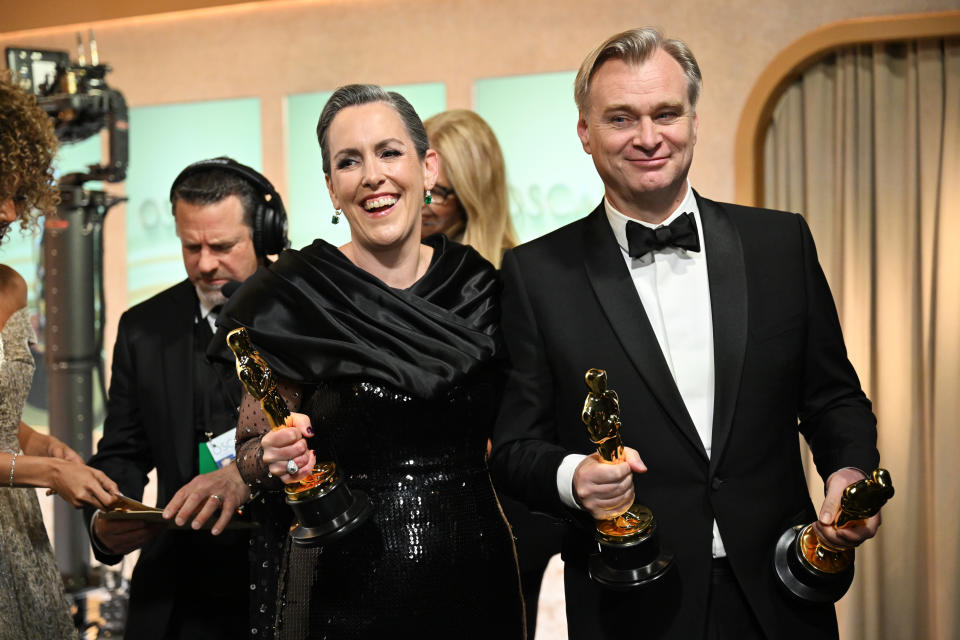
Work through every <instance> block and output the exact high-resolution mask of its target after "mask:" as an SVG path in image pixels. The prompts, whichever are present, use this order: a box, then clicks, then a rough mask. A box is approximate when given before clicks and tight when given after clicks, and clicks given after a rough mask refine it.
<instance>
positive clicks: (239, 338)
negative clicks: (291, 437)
mask: <svg viewBox="0 0 960 640" xmlns="http://www.w3.org/2000/svg"><path fill="white" fill-rule="evenodd" d="M227 346H228V347H230V350H231V351H232V352H233V355H234V357H235V358H236V361H237V377H238V378H239V379H240V382H241V383H242V384H243V387H244V389H246V390H247V393H249V394H250V395H251V396H252V397H253V398H254V399H255V400H258V401H259V402H260V407H261V408H262V409H263V413H264V414H265V415H266V417H267V422H268V423H269V424H270V427H271V429H272V430H277V429H286V428H289V427H287V418H289V417H290V410H289V409H288V408H287V403H286V401H285V400H284V399H283V396H281V395H280V392H279V391H278V390H277V380H276V378H275V377H274V375H273V370H272V369H271V368H270V365H268V364H267V362H266V361H265V360H264V359H263V358H262V357H261V356H260V354H259V353H258V352H257V350H256V348H255V347H254V346H253V342H252V341H251V340H250V335H249V334H248V333H247V330H246V329H244V328H243V327H240V328H238V329H234V330H232V331H230V333H228V334H227ZM284 493H285V494H286V499H287V504H288V505H290V507H291V508H292V509H293V511H294V513H295V514H296V516H297V520H298V522H299V524H298V526H297V527H295V528H294V529H293V530H292V531H291V534H290V535H291V537H292V538H293V540H294V542H296V543H297V544H301V545H314V544H320V543H325V542H330V541H332V540H334V539H336V538H339V537H341V536H343V535H346V534H347V533H349V532H350V531H352V530H353V529H355V528H356V527H357V526H359V525H360V524H362V523H363V521H364V520H366V518H367V516H369V514H370V511H371V505H370V501H369V499H368V498H367V496H366V495H365V494H364V493H363V492H361V491H352V492H351V491H350V490H349V489H348V488H347V485H346V483H344V482H343V481H342V479H341V478H340V474H339V472H338V470H337V465H336V463H335V462H333V461H327V462H317V463H316V464H315V465H314V467H313V471H312V472H311V473H310V475H309V476H307V477H306V478H304V479H303V480H301V481H299V482H295V483H291V484H287V485H286V486H285V487H284Z"/></svg>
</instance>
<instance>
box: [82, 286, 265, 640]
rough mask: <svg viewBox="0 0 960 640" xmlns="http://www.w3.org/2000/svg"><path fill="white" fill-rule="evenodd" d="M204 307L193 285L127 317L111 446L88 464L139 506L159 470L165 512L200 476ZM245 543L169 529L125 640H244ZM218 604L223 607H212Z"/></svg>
mask: <svg viewBox="0 0 960 640" xmlns="http://www.w3.org/2000/svg"><path fill="white" fill-rule="evenodd" d="M197 305H198V303H197V296H196V293H195V291H194V287H193V285H192V284H191V283H190V282H189V281H186V280H185V281H183V282H181V283H179V284H177V285H175V286H173V287H171V288H169V289H167V290H165V291H162V292H161V293H159V294H157V295H156V296H154V297H152V298H150V299H149V300H146V301H144V302H142V303H140V304H138V305H136V306H134V307H132V308H131V309H129V310H128V311H126V312H125V313H124V314H123V315H122V316H121V318H120V325H119V328H118V331H117V342H116V345H115V347H114V351H113V369H112V377H111V381H110V396H109V401H108V403H107V417H106V420H105V422H104V427H103V439H101V440H100V443H99V445H98V447H97V453H96V455H94V456H93V458H91V460H90V466H93V467H96V468H98V469H101V470H102V471H103V472H104V473H106V474H107V475H108V476H110V477H111V478H113V480H114V481H116V483H117V484H118V485H119V486H120V491H121V492H123V494H124V495H127V496H129V497H131V498H135V499H137V500H139V499H141V497H142V496H143V487H144V485H146V483H147V474H148V473H149V472H150V471H151V470H152V469H154V468H155V469H156V470H157V505H158V506H163V505H165V504H166V503H167V502H168V501H169V500H170V498H172V497H173V495H174V494H175V493H176V492H177V490H179V489H180V487H182V486H183V485H185V484H186V483H188V482H189V481H190V480H192V479H193V477H194V476H195V475H196V465H197V444H196V433H195V429H194V413H193V396H194V381H193V375H194V359H195V354H194V344H193V343H194V318H195V316H196V313H197V309H198V306H197ZM224 350H226V347H225V346H224ZM238 395H239V394H238ZM236 402H237V403H239V397H237V398H236ZM91 513H92V512H89V511H88V516H89V515H90V514H91ZM247 538H248V536H247V535H246V534H245V533H242V532H237V531H226V532H224V533H223V534H221V535H220V536H217V537H216V538H214V537H212V536H210V534H209V533H207V532H198V533H194V532H190V531H173V530H171V531H165V532H163V533H161V534H160V535H159V536H157V537H156V538H154V539H153V540H152V541H151V542H149V543H148V544H147V545H146V546H144V547H143V549H142V550H141V552H140V559H139V560H138V561H137V566H136V568H135V569H134V573H133V580H132V583H131V600H130V614H129V618H128V626H127V634H126V637H130V638H137V639H138V640H141V639H142V640H150V639H152V638H157V639H159V638H167V637H171V634H172V637H178V638H189V637H210V638H217V637H224V638H227V637H231V638H235V637H239V636H238V635H236V631H237V629H234V628H230V627H229V626H228V625H233V626H234V627H239V628H240V629H242V630H243V634H244V635H245V634H246V632H247V631H248V629H247V627H248V626H249V625H247V624H245V621H246V617H247V608H248V600H249V597H248V593H249V588H248V586H247V585H248V583H249V579H248V576H249V562H248V559H247V547H248V543H247ZM94 555H95V556H96V558H97V559H98V560H99V561H101V562H103V563H105V564H115V563H117V562H119V561H120V559H121V556H115V555H109V554H104V553H101V552H100V551H98V550H97V548H96V547H94ZM211 597H216V598H220V601H219V602H218V603H217V604H213V603H211V601H210V598H211ZM201 605H202V606H203V607H204V609H205V611H206V614H205V615H204V616H203V617H202V618H201V622H202V624H203V625H207V624H208V623H209V626H208V627H207V626H204V627H203V628H200V629H194V628H191V624H193V623H191V622H189V619H190V618H191V617H198V615H199V614H198V612H197V611H196V610H195V608H196V607H197V606H201ZM225 607H226V608H228V609H229V611H224V608H225ZM185 620H186V621H187V622H184V621H185ZM238 620H239V621H240V622H239V624H238V623H237V622H236V621H238ZM220 633H222V634H223V635H218V634H220ZM228 633H229V635H227V634H228Z"/></svg>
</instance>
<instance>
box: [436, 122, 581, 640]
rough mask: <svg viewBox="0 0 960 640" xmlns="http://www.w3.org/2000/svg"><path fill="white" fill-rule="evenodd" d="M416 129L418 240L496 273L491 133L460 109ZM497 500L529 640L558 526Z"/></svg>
mask: <svg viewBox="0 0 960 640" xmlns="http://www.w3.org/2000/svg"><path fill="white" fill-rule="evenodd" d="M423 124H424V127H426V129H427V137H428V138H429V139H430V148H431V149H434V150H435V151H436V152H437V154H438V155H439V156H440V167H439V173H438V174H437V183H436V184H435V185H434V187H433V189H432V190H431V195H432V198H431V202H430V203H429V204H425V205H424V206H423V211H422V216H423V222H422V227H421V229H420V232H421V235H422V236H423V237H426V236H429V235H432V234H434V233H442V234H444V235H445V236H447V237H448V238H450V239H451V240H455V241H457V242H460V243H462V244H466V245H470V246H471V247H473V248H474V249H476V250H477V252H478V253H480V255H482V256H483V257H484V258H486V259H487V260H489V261H490V262H491V263H492V264H493V266H495V267H497V268H498V269H499V268H500V260H501V259H502V258H503V252H504V251H506V250H507V249H510V248H512V247H514V246H516V244H517V237H516V232H515V231H514V230H513V223H512V222H511V221H510V210H509V207H508V203H507V171H506V166H505V164H504V161H503V153H502V152H501V151H500V144H499V143H498V142H497V138H496V136H495V135H494V133H493V130H492V129H491V128H490V125H488V124H487V123H486V122H485V121H484V119H483V118H481V117H480V116H478V115H477V114H476V113H474V112H473V111H468V110H467V109H453V110H451V111H444V112H443V113H439V114H437V115H435V116H433V117H432V118H429V119H428V120H427V121H426V122H424V123H423ZM498 497H499V499H500V504H501V506H502V508H503V512H504V514H505V515H506V517H507V520H508V521H509V522H510V526H511V527H512V529H513V533H514V536H515V537H516V540H517V559H518V562H519V565H520V582H521V586H522V589H523V599H524V601H525V602H526V608H527V638H528V639H530V640H532V639H533V637H534V632H535V631H536V628H537V601H538V600H539V596H540V583H541V582H542V580H543V572H544V570H545V569H546V568H547V563H548V562H549V561H550V558H551V556H553V555H554V554H556V553H559V552H560V542H561V536H560V534H561V530H562V527H560V526H557V525H558V524H559V523H558V521H557V520H555V519H554V518H552V517H550V516H547V515H544V514H539V513H538V514H534V513H531V512H530V510H529V509H528V508H527V507H526V506H524V505H523V504H522V503H521V502H518V501H516V500H513V499H511V498H510V497H509V496H506V495H504V494H503V493H502V492H498Z"/></svg>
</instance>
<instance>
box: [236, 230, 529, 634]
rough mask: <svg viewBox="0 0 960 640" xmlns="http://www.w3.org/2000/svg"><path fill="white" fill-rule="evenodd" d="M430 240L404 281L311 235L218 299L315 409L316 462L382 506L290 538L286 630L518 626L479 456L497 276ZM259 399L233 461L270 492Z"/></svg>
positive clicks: (489, 409) (280, 609)
mask: <svg viewBox="0 0 960 640" xmlns="http://www.w3.org/2000/svg"><path fill="white" fill-rule="evenodd" d="M428 242H430V243H431V245H432V246H433V248H434V260H433V262H432V263H431V266H430V268H429V269H428V271H427V273H426V275H424V277H423V278H421V279H420V280H419V281H418V282H417V283H416V284H415V285H414V286H413V287H411V288H410V289H407V290H404V291H398V290H394V289H390V288H389V287H386V286H385V285H383V284H382V283H381V282H380V281H379V280H376V279H375V278H373V277H372V276H369V275H368V274H366V273H365V272H363V271H361V270H359V269H357V268H356V267H354V266H353V265H352V264H351V263H349V261H347V260H346V258H344V257H343V256H342V255H341V254H340V253H339V251H337V250H336V249H335V248H333V247H332V246H331V245H328V244H326V243H324V242H322V241H318V242H316V243H314V245H312V246H311V247H308V248H306V249H304V250H303V251H301V252H289V253H290V255H289V256H286V259H284V258H281V261H280V262H279V263H278V264H276V265H274V267H272V268H271V269H270V270H269V271H268V272H266V274H261V275H259V276H255V278H254V279H253V280H252V281H248V283H247V284H245V285H244V287H243V288H242V289H241V290H240V291H239V292H238V294H237V295H236V296H235V297H234V298H233V299H232V300H231V303H230V305H228V307H226V308H225V309H224V314H223V315H225V316H227V319H226V320H225V322H224V324H225V327H226V328H230V327H231V326H240V325H242V326H246V327H247V328H248V330H249V331H250V334H251V338H252V340H253V342H254V344H255V345H256V346H257V348H258V349H259V350H260V351H261V354H262V355H263V356H264V358H265V359H267V361H268V362H269V363H270V365H271V366H272V367H273V368H274V369H275V371H277V372H278V373H279V375H280V376H282V377H283V378H284V379H285V380H287V381H290V382H292V383H293V385H292V386H291V385H287V384H285V385H284V389H285V395H286V396H287V397H288V399H289V400H290V401H291V402H292V404H293V405H294V406H302V408H301V410H302V411H304V412H305V413H307V414H308V415H310V417H311V422H312V424H313V427H314V431H315V432H316V434H317V435H316V436H315V437H314V438H312V439H311V442H310V445H311V446H312V447H314V448H315V449H317V451H318V459H320V460H323V459H331V458H334V459H336V461H337V464H338V467H339V469H340V470H341V473H342V474H343V476H344V478H345V480H346V481H347V483H348V485H349V486H350V487H351V488H352V489H360V490H363V491H365V492H366V493H367V495H369V496H370V497H371V499H372V501H373V503H374V514H373V516H372V517H371V518H370V520H368V521H367V522H366V523H365V524H364V525H362V526H361V527H360V528H359V529H357V530H355V531H354V532H352V533H351V534H349V535H348V536H346V537H345V538H343V539H341V540H338V541H336V542H334V543H331V544H328V545H326V546H323V547H317V548H307V547H299V546H296V545H292V544H290V543H288V544H287V545H286V546H285V550H284V557H283V560H282V562H281V565H280V575H279V588H278V593H279V597H278V601H277V627H276V635H277V637H278V638H281V639H296V640H301V639H305V638H310V639H319V638H331V639H334V638H335V639H343V638H379V637H423V638H433V637H436V638H441V637H447V636H450V635H457V636H459V637H462V638H522V637H523V635H524V626H523V604H522V598H521V596H520V586H519V576H518V570H517V564H516V554H515V551H514V546H513V539H512V536H511V533H510V530H509V527H508V525H507V523H506V521H505V519H504V517H503V514H502V511H501V509H500V505H499V503H498V502H497V498H496V494H495V493H494V490H493V487H492V485H491V483H490V477H489V474H488V472H487V468H486V463H485V452H486V442H487V438H488V437H489V434H490V429H491V428H492V424H493V420H494V418H495V415H496V411H497V400H498V390H497V389H498V372H499V370H500V369H499V363H498V357H499V354H500V340H499V335H498V333H497V331H498V330H497V325H496V320H497V313H498V310H497V295H496V294H497V281H496V275H495V272H494V271H493V269H492V267H490V265H489V264H488V263H486V262H485V261H483V260H482V259H481V258H480V257H479V256H478V255H477V254H476V253H475V252H474V251H473V250H472V249H469V248H465V247H461V246H460V245H455V244H452V243H448V242H446V241H445V240H444V239H443V238H442V236H437V237H435V238H433V239H428ZM288 294H289V295H290V296H291V300H290V301H289V302H284V298H285V296H286V295H288ZM265 296H270V297H271V298H272V300H273V301H274V303H273V304H271V303H266V304H265V303H264V302H263V299H264V297H265ZM258 298H259V301H257V299H258ZM277 300H280V301H281V302H280V303H276V301H277ZM277 306H281V307H287V308H286V309H283V310H280V311H278V310H277ZM290 307H295V308H290ZM288 313H289V314H291V315H290V316H289V317H284V316H285V315H286V314H288ZM281 325H285V326H281ZM331 354H336V355H335V356H331ZM291 389H294V390H293V391H291ZM300 400H303V402H302V405H301V404H300V402H299V401H300ZM251 402H252V400H250V399H249V398H247V402H246V403H245V404H246V406H247V410H246V411H244V410H241V428H240V429H239V430H238V438H240V439H241V441H240V442H239V444H238V465H239V469H240V471H241V474H242V475H243V476H244V478H245V479H247V481H248V482H250V483H251V486H252V487H253V488H254V489H255V490H258V489H259V490H263V489H269V488H271V487H275V486H276V485H275V479H269V478H266V472H265V468H264V466H263V464H262V461H260V460H259V455H262V450H261V449H259V438H258V437H257V436H258V434H259V433H262V432H263V431H264V425H265V423H264V421H262V420H260V421H259V422H257V421H253V420H251V419H250V415H249V414H250V410H249V407H250V406H251V405H250V403H251ZM245 416H246V417H245ZM248 429H249V431H248ZM244 434H246V437H245V438H244ZM277 499H278V500H279V498H277Z"/></svg>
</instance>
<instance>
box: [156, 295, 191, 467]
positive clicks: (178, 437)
mask: <svg viewBox="0 0 960 640" xmlns="http://www.w3.org/2000/svg"><path fill="white" fill-rule="evenodd" d="M183 284H184V285H185V286H182V287H180V288H179V289H178V291H177V294H178V295H177V299H176V307H175V308H171V310H170V319H169V322H166V323H164V325H163V326H164V330H163V331H162V332H161V338H160V339H161V340H162V341H163V375H162V376H160V379H159V380H158V381H157V384H158V385H162V386H161V388H162V389H163V390H164V393H165V396H164V401H165V402H166V406H167V408H168V413H167V416H168V417H169V420H170V424H167V425H163V428H164V429H166V430H167V431H168V433H169V436H170V439H171V441H172V442H173V455H174V456H176V459H177V468H178V469H179V471H180V477H181V478H182V479H183V481H184V482H186V481H188V480H190V479H191V478H193V476H194V475H195V472H194V468H193V459H194V448H195V446H196V437H195V434H194V433H193V318H194V315H195V314H196V308H197V299H196V294H195V293H194V291H193V286H192V285H190V283H189V282H186V283H183ZM181 293H182V295H181Z"/></svg>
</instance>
